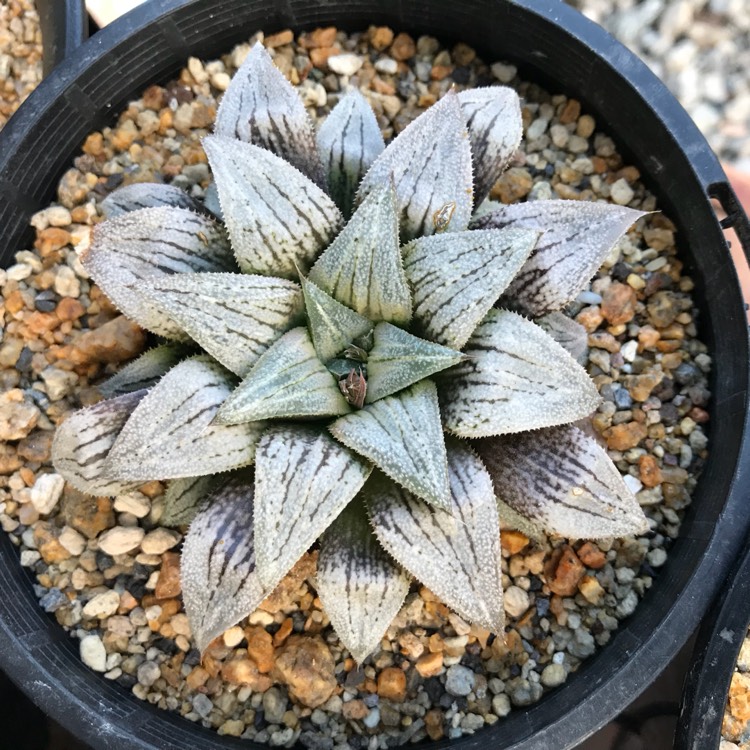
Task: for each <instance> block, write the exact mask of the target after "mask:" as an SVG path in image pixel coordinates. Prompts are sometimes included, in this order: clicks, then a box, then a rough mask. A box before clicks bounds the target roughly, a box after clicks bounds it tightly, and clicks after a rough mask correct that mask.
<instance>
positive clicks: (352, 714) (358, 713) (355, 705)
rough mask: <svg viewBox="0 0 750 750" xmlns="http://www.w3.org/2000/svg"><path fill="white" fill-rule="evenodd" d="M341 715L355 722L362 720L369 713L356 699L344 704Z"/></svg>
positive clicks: (363, 703) (364, 705)
mask: <svg viewBox="0 0 750 750" xmlns="http://www.w3.org/2000/svg"><path fill="white" fill-rule="evenodd" d="M341 713H342V714H343V715H344V718H345V719H350V720H353V721H357V720H358V719H364V718H365V716H367V714H368V713H370V709H369V708H367V705H366V704H365V702H364V701H361V700H359V699H356V700H353V701H347V702H346V703H344V705H343V707H342V709H341Z"/></svg>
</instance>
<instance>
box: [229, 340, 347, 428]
mask: <svg viewBox="0 0 750 750" xmlns="http://www.w3.org/2000/svg"><path fill="white" fill-rule="evenodd" d="M348 412H349V404H347V402H346V399H345V398H344V396H343V395H342V394H341V391H340V390H339V387H338V385H337V383H336V379H335V378H334V377H333V375H331V373H330V372H328V370H327V369H326V368H325V365H323V364H322V362H321V361H320V360H319V359H318V355H317V354H316V352H315V347H314V346H313V343H312V340H311V339H310V334H309V333H308V331H307V328H293V329H292V330H291V331H288V332H287V333H285V334H284V335H283V336H282V337H281V338H280V339H278V340H277V341H276V342H275V343H274V344H273V345H272V346H271V347H270V348H269V349H267V350H266V351H265V352H264V353H263V354H262V355H261V357H260V359H259V360H258V361H257V362H256V363H255V365H253V368H252V370H250V372H249V373H248V375H247V377H246V378H245V379H244V380H243V381H242V383H240V385H239V387H238V388H237V389H236V390H235V391H234V392H233V393H232V395H231V396H230V397H229V398H228V399H227V400H226V401H225V402H224V405H223V406H222V407H221V409H220V410H219V413H218V414H217V416H216V422H217V423H219V424H240V423H242V422H254V421H255V420H258V419H277V418H286V417H325V416H337V415H339V414H347V413H348Z"/></svg>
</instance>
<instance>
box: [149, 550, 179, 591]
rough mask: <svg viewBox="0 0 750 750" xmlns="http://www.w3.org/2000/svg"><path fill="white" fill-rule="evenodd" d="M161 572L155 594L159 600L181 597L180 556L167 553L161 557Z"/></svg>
mask: <svg viewBox="0 0 750 750" xmlns="http://www.w3.org/2000/svg"><path fill="white" fill-rule="evenodd" d="M161 560H162V562H161V570H160V571H159V580H158V581H157V582H156V588H155V589H154V594H156V597H157V599H171V598H173V597H175V596H179V594H180V592H181V591H182V587H181V585H180V556H179V554H177V553H176V552H165V553H164V554H163V555H162V556H161Z"/></svg>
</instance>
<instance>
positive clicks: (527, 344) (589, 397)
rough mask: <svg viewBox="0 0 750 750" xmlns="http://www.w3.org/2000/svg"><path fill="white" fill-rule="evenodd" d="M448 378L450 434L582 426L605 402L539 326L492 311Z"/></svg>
mask: <svg viewBox="0 0 750 750" xmlns="http://www.w3.org/2000/svg"><path fill="white" fill-rule="evenodd" d="M464 354H466V355H467V358H466V359H465V360H464V361H463V362H461V363H460V364H458V365H456V366H455V367H454V368H453V369H452V370H450V371H449V372H446V373H445V375H444V377H443V378H442V379H441V387H440V404H441V407H442V412H443V423H444V425H445V427H446V429H448V430H450V431H451V432H453V433H454V434H456V435H459V436H460V437H470V438H474V437H489V436H491V435H502V434H504V433H508V432H522V431H524V430H535V429H538V428H540V427H551V426H553V425H559V424H566V423H568V422H574V421H575V420H576V419H581V418H582V417H585V416H587V415H588V414H591V412H592V411H594V409H596V407H597V406H598V405H599V403H600V402H601V398H600V396H599V393H598V392H597V390H596V386H595V385H594V383H593V381H592V380H591V379H590V378H589V376H588V375H587V374H586V371H585V370H584V369H583V368H582V367H581V366H580V365H579V364H578V363H577V362H576V361H575V360H574V359H573V357H571V356H570V354H568V352H566V351H565V349H563V348H562V347H561V346H560V344H558V343H557V342H556V341H555V340H554V339H553V338H552V337H551V336H548V335H547V334H546V333H545V332H544V331H543V330H542V329H541V328H540V327H539V326H537V325H535V324H534V323H532V322H531V321H530V320H526V318H524V317H522V316H520V315H517V314H516V313H513V312H508V311H507V310H490V312H489V313H488V314H487V317H486V318H485V319H484V322H482V324H481V325H480V326H479V327H478V328H477V330H476V331H475V332H474V335H473V336H472V337H471V339H469V343H468V344H467V345H466V348H465V349H464Z"/></svg>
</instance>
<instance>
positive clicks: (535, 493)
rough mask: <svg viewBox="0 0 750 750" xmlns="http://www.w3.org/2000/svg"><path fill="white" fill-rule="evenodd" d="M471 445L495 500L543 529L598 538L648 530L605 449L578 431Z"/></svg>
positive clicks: (571, 429)
mask: <svg viewBox="0 0 750 750" xmlns="http://www.w3.org/2000/svg"><path fill="white" fill-rule="evenodd" d="M475 447H476V449H477V450H478V451H479V454H480V456H481V457H482V459H483V460H484V463H485V466H486V467H487V469H488V470H489V472H490V476H491V477H492V481H493V483H494V487H495V493H496V495H497V497H498V498H501V499H502V500H503V501H504V502H505V503H507V504H508V505H509V506H510V507H511V508H513V509H514V510H515V511H517V512H518V513H520V514H521V515H523V516H525V517H526V518H530V519H532V520H533V521H535V522H537V523H540V524H541V525H543V526H544V528H545V529H547V530H548V531H551V532H554V533H556V534H560V535H561V536H565V537H572V538H574V539H599V538H604V537H622V536H626V535H630V534H642V533H644V532H646V531H648V529H649V525H648V520H647V519H646V516H645V515H644V514H643V510H642V509H641V507H640V505H638V501H637V500H636V499H635V497H634V495H633V493H632V492H631V491H630V490H629V489H628V487H627V485H626V484H625V482H624V481H623V479H622V476H620V472H619V471H618V470H617V467H616V466H615V465H614V464H613V463H612V461H611V460H610V458H609V456H608V455H607V453H606V451H605V450H604V449H603V448H602V447H601V446H600V445H599V444H598V443H597V442H596V440H595V439H594V438H592V437H589V436H588V435H586V434H585V433H584V432H582V431H581V430H579V429H578V428H577V427H573V426H572V425H565V426H563V427H552V428H549V429H545V430H539V431H537V432H534V433H528V434H523V435H513V436H512V437H511V436H503V437H494V438H488V439H485V440H479V441H477V442H476V443H475Z"/></svg>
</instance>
